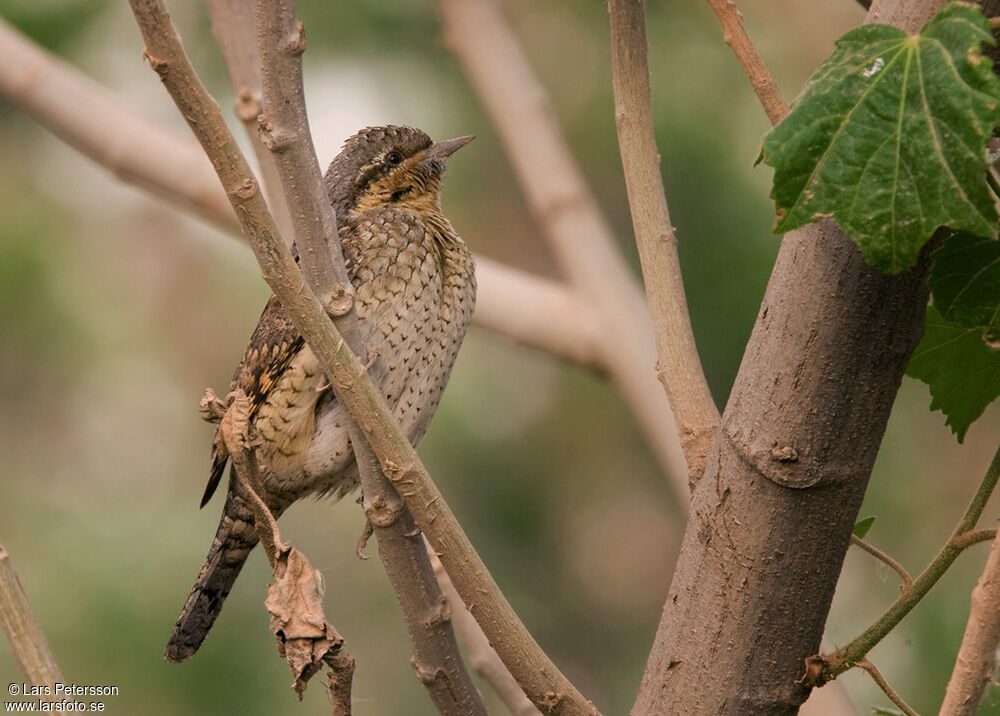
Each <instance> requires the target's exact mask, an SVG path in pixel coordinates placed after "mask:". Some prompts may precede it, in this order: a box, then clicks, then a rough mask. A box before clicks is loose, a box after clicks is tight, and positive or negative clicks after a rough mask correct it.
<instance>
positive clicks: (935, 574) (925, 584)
mask: <svg viewBox="0 0 1000 716" xmlns="http://www.w3.org/2000/svg"><path fill="white" fill-rule="evenodd" d="M998 480H1000V448H998V449H997V452H996V454H995V455H994V456H993V461H992V462H991V463H990V466H989V468H988V469H987V470H986V474H985V475H984V476H983V480H982V482H981V483H980V485H979V489H978V490H976V494H975V495H974V496H973V498H972V501H971V502H970V503H969V506H968V507H967V508H966V510H965V514H964V515H962V519H961V520H959V522H958V525H957V526H956V527H955V531H954V532H953V533H952V536H951V539H949V540H948V541H947V542H946V543H945V544H944V546H943V547H942V548H941V550H940V551H939V552H938V553H937V556H935V557H934V559H933V560H932V561H931V563H930V564H928V565H927V567H926V568H925V569H924V571H922V572H921V573H920V574H919V575H917V578H916V579H915V580H913V584H911V585H910V587H909V588H907V589H904V590H903V591H902V592H901V593H900V595H899V596H898V597H896V601H894V602H893V603H892V605H891V606H890V607H889V608H888V609H887V610H886V611H885V613H884V614H883V615H882V616H881V617H879V618H878V620H876V622H875V623H874V624H872V625H871V626H870V627H868V629H866V630H865V631H864V633H862V634H861V635H860V636H858V637H857V638H856V639H854V640H853V641H851V643H850V644H848V645H847V646H845V647H843V648H841V649H838V650H837V651H835V652H834V653H832V654H826V655H823V656H822V657H819V661H818V662H816V663H818V664H819V665H820V667H821V668H817V669H815V670H811V671H810V672H809V673H807V675H806V676H807V681H808V682H809V683H810V684H811V685H814V686H819V685H821V684H823V683H825V682H827V681H829V680H831V679H835V678H837V676H839V675H840V674H842V673H844V672H845V671H847V670H848V669H850V668H852V667H853V666H857V665H859V662H860V661H862V660H863V659H864V658H865V656H866V655H867V654H868V652H869V651H871V650H872V648H873V647H874V646H875V645H876V644H878V643H879V642H880V641H882V639H884V638H885V636H886V634H888V633H889V632H890V631H892V630H893V629H894V628H895V627H896V625H897V624H899V622H901V621H902V620H903V617H905V616H906V615H907V614H909V613H910V611H912V610H913V608H914V607H915V606H917V604H919V603H920V600H921V599H923V598H924V597H925V596H926V595H927V593H928V592H929V591H930V590H931V588H932V587H933V586H934V585H935V584H937V582H938V580H939V579H941V577H942V576H944V573H945V572H946V571H947V570H948V568H949V567H950V566H951V565H952V563H953V562H954V561H955V560H956V559H957V558H958V555H960V554H961V553H962V551H963V550H965V549H966V548H968V547H970V546H971V545H973V544H977V542H979V541H981V540H980V539H972V538H971V537H970V535H977V537H978V536H979V535H984V534H985V532H972V531H971V530H972V529H973V528H974V527H975V526H976V522H978V521H979V517H980V516H981V515H982V514H983V510H984V509H985V508H986V503H987V501H988V500H989V499H990V495H991V494H993V489H994V488H995V487H996V484H997V481H998Z"/></svg>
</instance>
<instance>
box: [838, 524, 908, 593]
mask: <svg viewBox="0 0 1000 716" xmlns="http://www.w3.org/2000/svg"><path fill="white" fill-rule="evenodd" d="M851 544H853V545H854V546H855V547H860V548H861V549H863V550H864V551H865V552H867V553H868V554H870V555H871V556H873V557H874V558H875V559H877V560H879V561H880V562H884V563H885V564H887V565H889V566H890V567H892V569H893V570H895V572H896V574H898V575H899V578H900V579H901V580H902V582H903V583H902V584H901V585H900V589H903V590H906V589H909V588H910V587H911V586H913V578H912V577H911V576H910V573H909V572H907V571H906V569H904V568H903V565H901V564H900V563H899V562H897V561H896V560H894V559H893V558H892V557H890V556H889V555H888V554H886V553H885V552H883V551H882V550H880V549H879V548H878V547H876V546H875V545H872V544H869V543H867V542H865V541H864V540H863V539H861V538H860V537H858V536H857V535H851Z"/></svg>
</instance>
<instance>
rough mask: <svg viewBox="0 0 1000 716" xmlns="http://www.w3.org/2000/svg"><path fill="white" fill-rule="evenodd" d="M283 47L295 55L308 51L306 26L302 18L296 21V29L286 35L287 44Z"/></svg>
mask: <svg viewBox="0 0 1000 716" xmlns="http://www.w3.org/2000/svg"><path fill="white" fill-rule="evenodd" d="M281 49H282V50H284V51H285V52H287V53H288V54H289V55H291V56H293V57H295V56H297V55H301V54H302V53H303V52H305V51H306V28H305V26H304V25H303V24H302V21H301V20H296V21H295V31H294V32H292V33H290V34H288V35H287V36H286V37H285V44H284V46H283V47H282V48H281Z"/></svg>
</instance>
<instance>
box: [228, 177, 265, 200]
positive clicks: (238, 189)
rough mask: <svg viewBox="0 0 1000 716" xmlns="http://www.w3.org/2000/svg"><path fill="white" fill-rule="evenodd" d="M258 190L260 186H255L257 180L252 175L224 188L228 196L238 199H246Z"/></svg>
mask: <svg viewBox="0 0 1000 716" xmlns="http://www.w3.org/2000/svg"><path fill="white" fill-rule="evenodd" d="M259 192H260V187H259V186H257V180H256V179H254V178H253V177H246V178H245V179H244V180H243V181H241V182H240V183H239V184H237V185H236V186H234V187H232V188H230V189H227V190H226V193H227V194H228V195H229V196H230V197H235V198H236V199H238V200H239V201H247V200H249V199H251V198H253V196H254V195H255V194H257V193H259Z"/></svg>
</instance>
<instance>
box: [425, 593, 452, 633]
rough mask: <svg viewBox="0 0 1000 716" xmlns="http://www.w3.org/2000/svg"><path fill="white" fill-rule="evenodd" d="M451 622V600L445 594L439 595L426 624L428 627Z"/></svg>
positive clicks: (431, 627)
mask: <svg viewBox="0 0 1000 716" xmlns="http://www.w3.org/2000/svg"><path fill="white" fill-rule="evenodd" d="M450 623H451V602H449V601H448V597H446V596H445V595H444V594H440V595H438V600H437V602H436V603H435V604H434V606H433V607H432V608H431V610H430V613H429V614H428V616H427V620H426V622H425V625H426V626H427V628H428V629H433V628H434V627H440V626H446V625H448V624H450Z"/></svg>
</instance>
